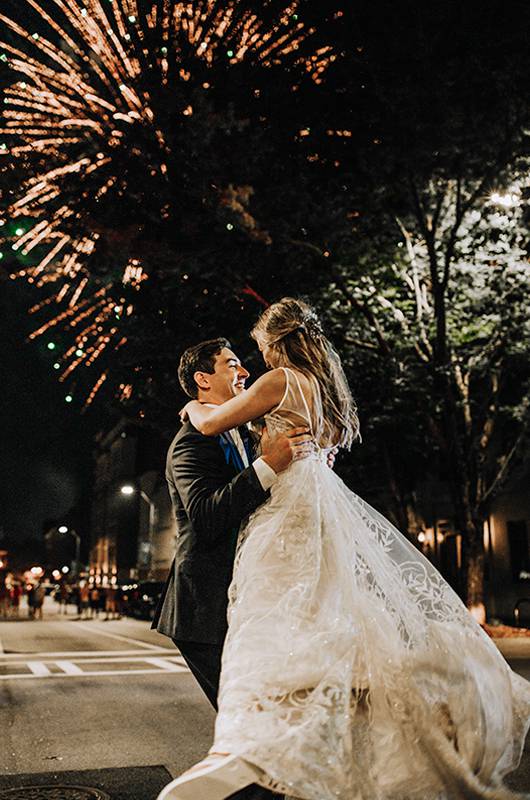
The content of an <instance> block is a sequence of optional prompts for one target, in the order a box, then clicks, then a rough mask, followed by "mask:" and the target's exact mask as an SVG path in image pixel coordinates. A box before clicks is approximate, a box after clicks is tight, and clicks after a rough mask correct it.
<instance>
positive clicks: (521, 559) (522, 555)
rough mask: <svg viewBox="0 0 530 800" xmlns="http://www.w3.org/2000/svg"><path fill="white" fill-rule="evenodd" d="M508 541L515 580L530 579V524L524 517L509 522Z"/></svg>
mask: <svg viewBox="0 0 530 800" xmlns="http://www.w3.org/2000/svg"><path fill="white" fill-rule="evenodd" d="M508 543H509V546H510V567H511V570H512V576H513V579H514V581H524V580H530V552H529V541H528V526H527V523H526V521H525V520H524V519H520V520H510V521H509V522H508Z"/></svg>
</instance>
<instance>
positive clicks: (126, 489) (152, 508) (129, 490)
mask: <svg viewBox="0 0 530 800" xmlns="http://www.w3.org/2000/svg"><path fill="white" fill-rule="evenodd" d="M120 492H121V493H122V494H123V495H125V497H131V496H132V495H133V494H136V492H138V494H139V495H140V497H141V498H142V500H143V501H144V502H145V503H147V505H148V506H149V528H148V532H147V538H148V542H149V566H148V577H151V566H152V561H153V533H154V528H155V514H156V505H155V503H154V502H153V501H152V500H151V498H150V497H149V495H148V494H146V493H145V492H144V490H143V489H139V488H137V487H136V486H133V485H132V484H131V483H125V484H124V485H123V486H121V487H120Z"/></svg>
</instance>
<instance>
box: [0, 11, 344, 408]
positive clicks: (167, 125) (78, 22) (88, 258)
mask: <svg viewBox="0 0 530 800" xmlns="http://www.w3.org/2000/svg"><path fill="white" fill-rule="evenodd" d="M20 4H21V5H23V6H24V7H25V8H24V12H25V13H23V14H22V16H23V17H24V19H25V20H28V19H31V18H32V15H34V20H35V23H34V24H35V28H36V30H32V29H31V28H30V29H29V30H28V29H27V28H26V27H24V25H23V24H21V22H19V21H17V19H21V18H22V16H21V13H20V12H21V10H20V9H18V12H19V13H18V14H14V15H12V16H11V17H9V16H7V15H6V14H3V13H0V22H1V23H2V25H3V27H4V36H3V39H4V41H2V42H0V46H1V47H2V49H3V53H2V54H1V55H0V58H1V59H2V61H4V62H6V64H7V66H8V67H9V68H10V70H11V71H12V73H13V74H14V79H13V82H11V83H10V85H9V86H8V87H7V88H6V89H5V91H4V110H3V124H2V128H1V129H0V155H2V156H3V157H4V160H7V161H8V163H9V164H10V166H11V168H17V167H20V169H21V170H23V173H24V176H26V177H24V178H23V180H22V181H21V185H20V186H19V187H18V188H17V189H16V190H15V192H14V193H10V197H9V200H8V203H7V204H4V215H5V219H4V220H1V221H0V222H1V224H2V225H4V230H5V231H7V232H8V233H6V235H5V237H4V241H8V242H9V244H10V245H11V247H12V249H13V251H14V254H15V255H16V256H17V261H18V265H19V266H18V269H17V270H16V271H13V272H12V274H11V277H12V278H23V279H25V280H27V281H28V282H29V283H32V284H35V285H36V286H37V287H39V288H42V289H43V290H44V291H45V294H46V296H45V298H44V300H43V301H42V302H40V303H38V304H37V305H36V306H34V307H33V308H32V309H31V313H32V314H35V315H36V316H39V315H40V316H41V318H42V317H44V321H41V323H40V324H38V325H37V327H36V328H35V330H34V331H33V333H32V334H31V336H30V338H31V339H36V338H37V337H41V336H43V335H44V334H46V333H49V332H51V331H52V330H59V331H63V332H64V331H65V330H68V332H69V333H70V341H71V344H70V345H69V346H68V347H67V348H66V349H65V350H64V352H63V353H62V354H61V355H60V356H59V357H58V359H57V361H56V363H55V367H56V369H58V370H59V378H60V380H61V381H65V380H66V379H68V378H69V377H70V376H71V375H72V373H73V372H74V371H75V370H78V369H80V368H82V367H84V368H90V372H91V373H93V377H92V378H91V380H90V381H89V386H90V388H89V391H88V394H87V395H86V398H85V404H90V403H91V402H92V401H93V399H94V397H95V396H96V394H97V392H98V390H99V389H100V387H102V386H103V385H104V383H105V382H106V380H107V376H108V373H109V363H111V359H110V358H109V356H110V355H112V354H113V353H115V352H116V351H118V350H121V349H122V348H124V347H125V346H126V345H127V337H126V336H124V335H123V329H122V321H123V320H124V319H126V318H127V317H131V315H134V313H135V292H138V291H139V290H140V288H141V287H142V286H143V284H144V283H145V282H147V283H149V281H150V280H151V279H152V278H153V267H152V265H151V264H149V263H146V260H145V258H144V257H143V254H142V248H141V246H140V245H139V244H138V231H139V230H141V229H142V227H145V225H146V220H147V223H149V220H151V221H152V222H153V224H159V223H160V222H161V221H162V222H163V221H166V223H167V224H168V225H169V224H171V223H172V222H174V221H175V219H176V218H177V216H178V213H179V211H178V209H177V208H175V207H174V206H172V203H171V200H170V199H169V198H171V191H170V189H169V187H171V186H174V185H175V184H178V182H179V161H178V159H177V158H176V157H175V147H174V141H175V129H178V128H179V126H183V125H185V124H186V120H189V118H190V117H192V116H193V114H194V111H195V109H194V105H193V99H192V98H193V96H195V95H192V93H191V92H189V91H188V92H186V87H187V85H188V84H191V83H194V85H195V86H196V85H197V80H195V81H190V78H191V76H192V74H193V75H195V73H196V74H197V75H199V76H200V77H199V78H198V80H200V86H201V88H202V89H203V91H204V92H208V90H209V89H210V88H211V86H212V80H213V79H214V78H215V75H216V69H217V70H219V69H221V70H223V71H224V72H223V74H224V75H225V76H226V75H228V74H229V70H230V69H231V68H232V67H235V68H237V67H239V66H241V65H249V66H251V67H252V68H255V69H258V70H267V69H269V68H274V67H276V66H278V65H281V66H285V67H287V68H288V73H289V78H288V80H289V81H290V82H291V88H292V89H293V90H296V89H297V88H298V86H299V85H300V82H301V81H302V80H304V79H309V80H310V81H312V82H314V83H319V82H320V81H321V80H322V76H323V73H324V71H325V70H326V68H327V65H328V64H329V62H330V60H333V59H334V55H333V53H332V52H331V48H330V47H327V46H320V47H319V46H318V44H315V43H314V40H315V37H314V34H315V30H314V29H313V28H311V27H308V26H306V25H305V24H304V23H303V22H302V21H301V20H300V19H299V13H298V2H292V3H290V4H289V5H288V6H287V7H284V8H282V9H281V10H280V11H279V12H278V13H275V12H274V7H273V4H272V3H271V2H264V3H263V4H262V12H264V13H262V14H261V16H258V15H257V14H256V13H254V12H253V11H250V10H248V9H245V8H244V5H242V4H241V3H240V2H235V0H231V1H230V0H228V2H216V1H215V0H197V2H174V0H153V1H152V2H149V3H145V5H144V6H142V5H141V3H140V0H47V2H46V3H44V2H42V0H41V2H39V1H38V0H23V2H22V0H21V3H20ZM264 16H265V17H267V21H264ZM24 24H25V25H27V24H28V23H27V22H26V23H24ZM210 76H213V78H212V77H210ZM170 98H171V99H170ZM168 107H171V108H172V109H173V110H174V112H175V113H171V114H170V113H168ZM123 165H126V166H125V168H124V166H123ZM28 175H29V177H27V176H28ZM146 181H148V182H149V186H147V184H146ZM139 182H141V183H143V185H142V191H145V192H148V196H149V200H148V202H147V200H145V197H146V195H145V194H142V193H140V192H139V188H138V184H139ZM220 202H223V201H222V200H221V201H220ZM146 205H148V208H147V209H146V208H145V207H143V206H146ZM6 206H7V207H6ZM120 207H123V209H124V211H123V213H122V214H120V212H119V210H118V211H117V209H119V208H120ZM131 208H132V209H133V211H132V213H131ZM111 210H112V214H111ZM140 211H141V213H140ZM110 216H112V226H110V227H111V228H112V232H111V233H109V225H108V224H107V222H106V220H107V219H108V218H109V217H110ZM6 223H7V224H6ZM97 365H101V367H100V369H99V370H98V369H97ZM131 391H132V388H131V385H130V384H128V383H127V384H121V386H120V388H119V393H120V395H121V396H122V397H130V395H131Z"/></svg>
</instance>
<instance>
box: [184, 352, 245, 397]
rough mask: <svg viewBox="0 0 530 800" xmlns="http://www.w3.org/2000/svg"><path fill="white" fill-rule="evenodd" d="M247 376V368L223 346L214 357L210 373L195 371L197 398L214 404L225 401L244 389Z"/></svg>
mask: <svg viewBox="0 0 530 800" xmlns="http://www.w3.org/2000/svg"><path fill="white" fill-rule="evenodd" d="M248 377H249V372H248V370H246V369H245V368H244V367H243V365H242V364H241V362H240V360H239V358H238V357H237V356H236V354H235V353H234V352H233V351H232V350H230V349H229V348H228V347H223V349H222V350H221V352H220V353H219V354H218V355H217V356H216V357H215V362H214V371H213V372H212V373H208V372H196V373H195V380H196V381H197V385H198V386H199V391H200V397H199V399H200V400H201V401H202V402H208V403H215V404H216V405H220V404H221V403H225V402H226V401H227V400H230V398H231V397H235V396H236V395H238V394H241V392H243V391H244V390H245V383H246V380H247V378H248Z"/></svg>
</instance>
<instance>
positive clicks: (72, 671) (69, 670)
mask: <svg viewBox="0 0 530 800" xmlns="http://www.w3.org/2000/svg"><path fill="white" fill-rule="evenodd" d="M55 663H56V664H57V666H58V667H59V669H62V671H63V672H65V673H66V674H67V675H83V670H82V669H79V667H78V666H76V665H75V664H72V662H71V661H62V660H61V661H56V662H55Z"/></svg>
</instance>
